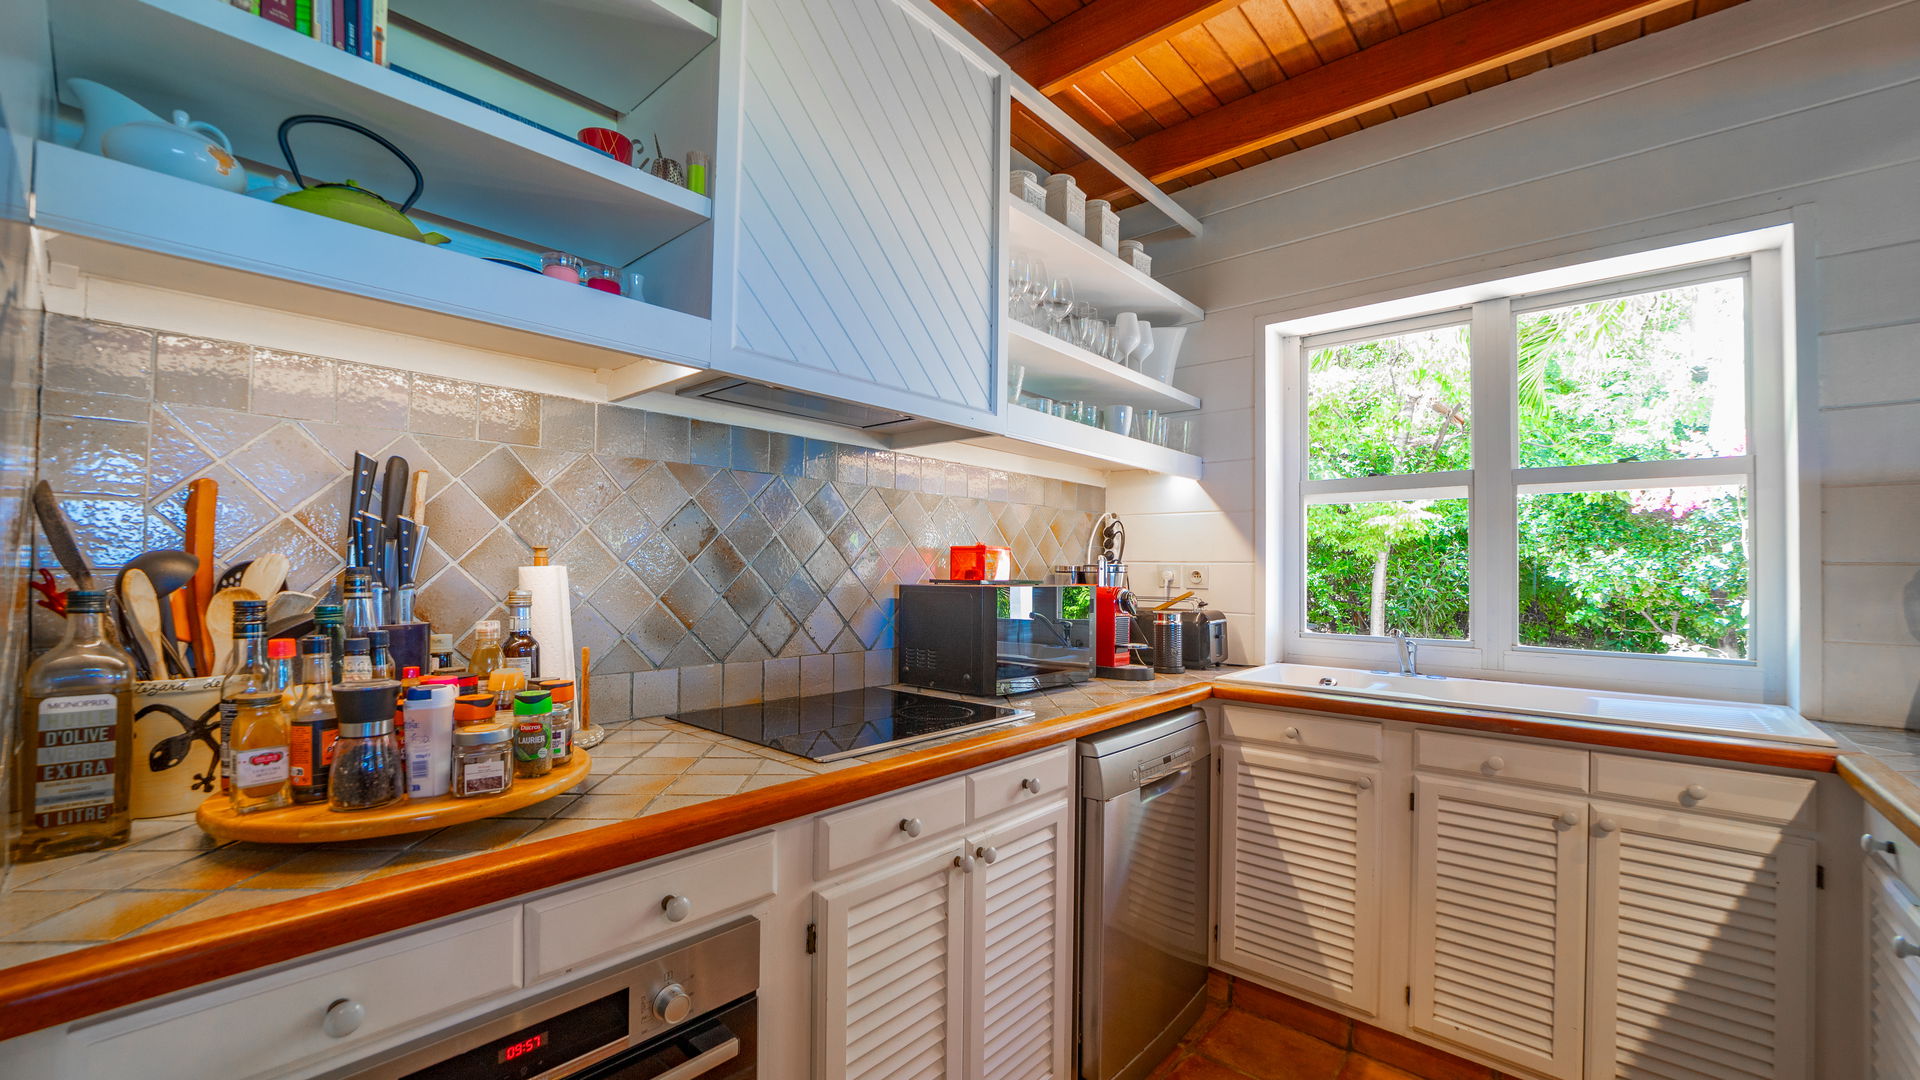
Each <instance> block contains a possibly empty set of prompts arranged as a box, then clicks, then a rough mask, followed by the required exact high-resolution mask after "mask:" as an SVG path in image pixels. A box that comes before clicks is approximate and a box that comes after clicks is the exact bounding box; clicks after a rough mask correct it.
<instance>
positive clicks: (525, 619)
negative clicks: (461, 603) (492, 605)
mask: <svg viewBox="0 0 1920 1080" xmlns="http://www.w3.org/2000/svg"><path fill="white" fill-rule="evenodd" d="M500 658H501V659H500V666H502V667H507V668H512V669H513V670H515V671H518V672H520V673H521V674H522V675H525V676H526V677H527V681H528V682H532V681H533V680H535V679H537V678H539V677H540V643H539V642H537V641H535V640H533V593H531V592H529V591H528V590H526V589H515V590H513V591H512V592H509V593H508V594H507V639H506V640H505V641H502V642H501V643H500Z"/></svg>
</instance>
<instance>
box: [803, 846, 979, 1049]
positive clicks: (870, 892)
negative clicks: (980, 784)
mask: <svg viewBox="0 0 1920 1080" xmlns="http://www.w3.org/2000/svg"><path fill="white" fill-rule="evenodd" d="M960 853H961V849H960V848H959V847H958V846H956V845H950V844H949V845H941V846H940V847H938V848H929V849H926V850H923V851H918V852H914V853H911V854H908V855H905V856H903V857H901V858H899V859H897V860H895V861H893V862H890V863H887V864H884V865H882V866H880V867H879V868H877V869H875V870H874V871H873V872H872V873H869V874H866V875H863V876H861V877H858V878H854V879H852V880H849V881H845V882H841V883H837V884H834V885H830V886H828V887H826V888H823V889H821V890H820V891H819V892H818V893H816V894H815V898H814V899H815V909H814V910H815V918H816V928H817V931H818V944H817V946H816V955H815V957H814V969H815V976H816V978H817V980H818V992H817V993H816V995H815V1000H814V1046H815V1054H816V1055H817V1058H818V1065H819V1067H818V1069H817V1070H816V1075H817V1076H818V1077H819V1078H820V1080H949V1078H950V1080H961V1078H962V1077H964V1075H965V1073H964V1071H963V1067H962V1058H963V1053H964V1048H965V1036H964V1030H965V1004H966V1003H965V992H966V979H965V971H966V956H965V949H966V919H965V917H964V915H965V908H964V905H965V896H966V893H965V886H964V875H962V874H961V873H960V872H959V870H957V869H956V868H955V866H954V859H955V858H956V857H957V856H959V855H960Z"/></svg>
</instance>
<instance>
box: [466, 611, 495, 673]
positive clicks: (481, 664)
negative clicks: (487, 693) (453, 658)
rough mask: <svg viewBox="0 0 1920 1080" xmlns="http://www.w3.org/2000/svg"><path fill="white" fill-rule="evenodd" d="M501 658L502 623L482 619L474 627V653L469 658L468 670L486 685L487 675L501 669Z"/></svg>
mask: <svg viewBox="0 0 1920 1080" xmlns="http://www.w3.org/2000/svg"><path fill="white" fill-rule="evenodd" d="M500 660H501V657H500V624H499V623H498V622H497V621H495V620H493V619H482V620H480V621H479V622H478V623H475V624H474V627H473V655H472V656H470V657H468V658H467V670H468V671H470V672H472V673H473V675H474V677H475V678H477V679H478V680H479V681H480V685H481V686H485V685H486V684H487V676H489V675H491V674H493V673H494V672H495V671H496V670H498V669H499V667H500Z"/></svg>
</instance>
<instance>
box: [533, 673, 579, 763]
mask: <svg viewBox="0 0 1920 1080" xmlns="http://www.w3.org/2000/svg"><path fill="white" fill-rule="evenodd" d="M540 689H542V690H545V691H546V692H547V693H548V694H549V695H550V696H551V697H552V698H553V753H552V757H553V763H554V765H556V766H559V765H571V764H573V746H574V743H575V741H576V735H577V725H576V723H575V721H574V718H573V681H572V680H571V679H541V680H540Z"/></svg>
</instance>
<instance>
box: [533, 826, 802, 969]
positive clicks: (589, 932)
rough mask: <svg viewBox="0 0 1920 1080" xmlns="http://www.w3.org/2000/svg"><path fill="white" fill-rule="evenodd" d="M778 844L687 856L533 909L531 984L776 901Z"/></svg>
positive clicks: (762, 842)
mask: <svg viewBox="0 0 1920 1080" xmlns="http://www.w3.org/2000/svg"><path fill="white" fill-rule="evenodd" d="M773 874H774V865H773V838H772V837H771V836H764V835H763V836H755V837H749V838H748V839H745V840H736V841H734V842H733V843H730V844H727V845H726V846H725V847H718V848H714V849H712V850H710V851H702V852H699V853H697V854H693V855H682V856H679V857H677V858H672V859H669V860H668V861H666V862H663V863H659V864H657V865H654V866H649V867H646V868H644V869H641V870H635V871H633V872H632V873H628V874H622V875H620V876H619V877H616V878H610V879H608V880H606V881H600V882H595V883H594V884H592V885H582V886H579V887H577V888H572V889H568V890H566V891H565V892H562V893H559V894H557V895H554V896H549V897H547V898H546V899H543V900H534V901H530V902H529V903H528V904H527V978H528V979H529V980H530V981H531V980H538V979H545V978H550V977H552V976H554V975H562V974H565V973H566V972H568V971H572V970H573V969H574V968H577V967H579V966H580V965H582V964H585V963H587V962H588V961H591V960H597V959H599V958H600V957H603V956H611V955H613V954H615V953H621V952H626V951H628V950H631V949H634V948H637V947H640V946H644V945H648V944H651V943H653V942H654V941H655V939H657V938H660V937H663V936H665V935H666V934H668V933H669V932H672V931H677V930H680V929H682V928H685V927H689V926H692V925H694V924H695V923H700V922H704V921H706V920H708V919H710V918H712V917H713V916H716V915H721V914H724V913H726V912H729V911H733V910H736V909H738V908H742V907H746V906H747V905H749V904H756V903H759V902H760V901H762V900H765V899H766V898H767V897H769V896H772V895H773Z"/></svg>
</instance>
